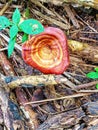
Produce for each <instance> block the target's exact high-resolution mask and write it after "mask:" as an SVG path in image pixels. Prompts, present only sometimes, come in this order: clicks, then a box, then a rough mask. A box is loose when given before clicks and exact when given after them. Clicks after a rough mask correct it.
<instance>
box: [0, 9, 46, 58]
mask: <svg viewBox="0 0 98 130" xmlns="http://www.w3.org/2000/svg"><path fill="white" fill-rule="evenodd" d="M7 27H9V36H10V40H9V43H8V57H10V56H11V54H12V52H13V50H14V46H15V42H16V39H17V34H18V33H19V32H23V33H24V34H23V36H22V42H25V41H26V40H28V35H30V34H31V35H36V34H39V33H41V32H43V31H44V27H43V25H42V24H41V23H40V22H39V21H38V20H35V19H27V20H24V21H22V22H21V14H20V11H19V10H18V8H16V9H15V11H14V13H13V15H12V21H10V20H9V19H8V18H7V17H5V16H0V30H2V29H5V28H7Z"/></svg>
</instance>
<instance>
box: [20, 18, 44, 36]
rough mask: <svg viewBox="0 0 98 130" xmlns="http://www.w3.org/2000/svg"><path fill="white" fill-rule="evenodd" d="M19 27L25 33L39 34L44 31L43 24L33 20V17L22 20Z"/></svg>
mask: <svg viewBox="0 0 98 130" xmlns="http://www.w3.org/2000/svg"><path fill="white" fill-rule="evenodd" d="M19 28H20V29H21V30H22V31H23V32H24V33H27V34H33V35H35V34H39V33H41V32H43V31H44V27H43V25H42V24H41V23H40V22H39V21H37V20H35V19H27V20H24V21H23V22H22V23H21V24H20V25H19Z"/></svg>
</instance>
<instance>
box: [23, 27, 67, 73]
mask: <svg viewBox="0 0 98 130" xmlns="http://www.w3.org/2000/svg"><path fill="white" fill-rule="evenodd" d="M22 57H23V59H24V61H25V62H26V63H27V64H28V65H30V66H32V67H33V68H35V69H38V70H39V71H41V72H42V73H44V74H62V73H63V72H64V71H65V70H66V69H67V67H68V66H69V54H68V46H67V38H66V36H65V34H64V32H63V31H62V30H61V29H59V28H55V27H46V28H45V30H44V32H42V33H40V34H38V35H35V36H32V37H31V38H30V39H29V40H28V41H27V42H25V43H24V44H23V45H22Z"/></svg>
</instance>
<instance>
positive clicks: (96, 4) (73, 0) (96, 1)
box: [40, 0, 98, 9]
mask: <svg viewBox="0 0 98 130" xmlns="http://www.w3.org/2000/svg"><path fill="white" fill-rule="evenodd" d="M40 1H41V2H46V3H48V2H50V3H53V4H54V5H62V4H64V3H68V4H79V5H82V6H86V7H92V8H95V9H98V0H90V1H88V0H52V1H51V0H40Z"/></svg>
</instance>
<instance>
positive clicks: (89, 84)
mask: <svg viewBox="0 0 98 130" xmlns="http://www.w3.org/2000/svg"><path fill="white" fill-rule="evenodd" d="M97 83H98V80H97V81H93V82H90V83H86V84H81V85H77V86H76V87H75V89H76V90H79V89H83V88H89V87H91V86H93V85H96V84H97Z"/></svg>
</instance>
